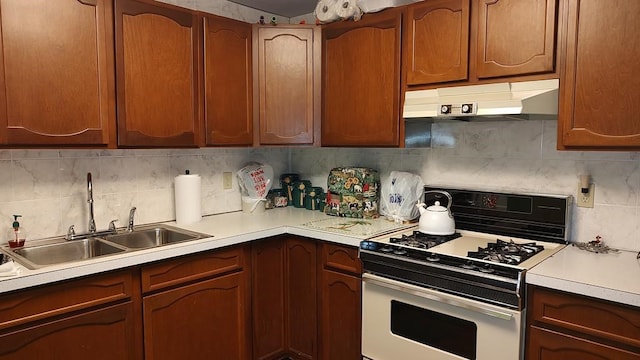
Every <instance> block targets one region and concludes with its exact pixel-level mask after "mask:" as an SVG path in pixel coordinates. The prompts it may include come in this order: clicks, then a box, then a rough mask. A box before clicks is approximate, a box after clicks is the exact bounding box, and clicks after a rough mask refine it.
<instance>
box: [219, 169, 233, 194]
mask: <svg viewBox="0 0 640 360" xmlns="http://www.w3.org/2000/svg"><path fill="white" fill-rule="evenodd" d="M232 176H233V175H232V174H231V173H230V172H223V173H222V188H223V189H224V190H229V189H231V185H232V182H233V178H232Z"/></svg>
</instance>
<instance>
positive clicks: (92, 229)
mask: <svg viewBox="0 0 640 360" xmlns="http://www.w3.org/2000/svg"><path fill="white" fill-rule="evenodd" d="M87 197H88V198H87V202H88V203H89V232H90V233H94V232H96V221H95V220H94V218H93V182H92V181H91V173H90V172H89V173H87Z"/></svg>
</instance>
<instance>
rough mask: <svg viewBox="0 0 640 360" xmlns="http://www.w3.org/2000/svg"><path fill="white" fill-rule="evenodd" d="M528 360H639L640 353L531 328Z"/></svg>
mask: <svg viewBox="0 0 640 360" xmlns="http://www.w3.org/2000/svg"><path fill="white" fill-rule="evenodd" d="M528 336H529V342H528V345H527V354H526V355H527V359H531V360H534V359H535V360H573V359H575V360H603V359H606V360H638V359H640V353H637V352H630V351H626V350H623V349H619V348H615V347H612V346H608V345H604V344H599V343H597V342H593V341H590V340H587V339H582V338H578V337H574V336H570V335H566V334H562V333H559V332H555V331H552V330H547V329H543V328H539V327H536V326H531V327H529V332H528Z"/></svg>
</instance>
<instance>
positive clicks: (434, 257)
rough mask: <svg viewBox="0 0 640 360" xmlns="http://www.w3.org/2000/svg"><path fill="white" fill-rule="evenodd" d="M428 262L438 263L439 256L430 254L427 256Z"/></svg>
mask: <svg viewBox="0 0 640 360" xmlns="http://www.w3.org/2000/svg"><path fill="white" fill-rule="evenodd" d="M427 261H428V262H438V261H440V257H438V254H429V255H427Z"/></svg>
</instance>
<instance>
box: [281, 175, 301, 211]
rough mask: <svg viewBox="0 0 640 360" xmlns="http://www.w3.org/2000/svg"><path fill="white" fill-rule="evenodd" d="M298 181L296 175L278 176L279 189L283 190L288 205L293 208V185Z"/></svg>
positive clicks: (298, 176)
mask: <svg viewBox="0 0 640 360" xmlns="http://www.w3.org/2000/svg"><path fill="white" fill-rule="evenodd" d="M298 180H300V175H298V174H282V175H280V187H281V188H282V189H284V190H285V192H286V194H287V199H288V205H289V206H293V184H294V183H295V182H296V181H298Z"/></svg>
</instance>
